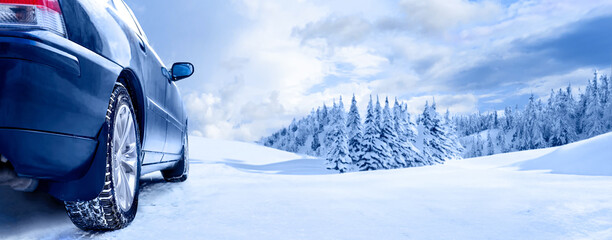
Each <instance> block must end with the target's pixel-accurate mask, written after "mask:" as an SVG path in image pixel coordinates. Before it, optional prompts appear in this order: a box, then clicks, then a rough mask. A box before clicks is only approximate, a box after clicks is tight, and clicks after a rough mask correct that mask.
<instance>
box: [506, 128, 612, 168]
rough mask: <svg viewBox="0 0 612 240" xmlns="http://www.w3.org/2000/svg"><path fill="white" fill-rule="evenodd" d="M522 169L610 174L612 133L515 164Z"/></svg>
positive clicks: (611, 165) (611, 166)
mask: <svg viewBox="0 0 612 240" xmlns="http://www.w3.org/2000/svg"><path fill="white" fill-rule="evenodd" d="M517 166H519V167H520V168H521V169H522V170H550V171H551V172H552V173H563V174H576V175H593V176H612V133H608V134H604V135H600V136H597V137H594V138H591V139H587V140H584V141H580V142H576V143H572V144H569V145H566V146H563V147H560V148H558V149H556V150H555V151H554V152H551V153H550V154H547V155H545V156H543V157H540V158H536V159H532V160H529V161H525V162H521V163H520V164H517Z"/></svg>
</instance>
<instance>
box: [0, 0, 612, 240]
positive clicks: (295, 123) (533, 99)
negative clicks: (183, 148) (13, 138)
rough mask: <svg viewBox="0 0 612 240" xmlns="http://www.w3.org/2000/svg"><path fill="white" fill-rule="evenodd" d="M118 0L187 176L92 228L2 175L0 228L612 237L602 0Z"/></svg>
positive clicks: (150, 233) (126, 235) (152, 233)
mask: <svg viewBox="0 0 612 240" xmlns="http://www.w3.org/2000/svg"><path fill="white" fill-rule="evenodd" d="M125 1H126V3H127V4H128V5H129V6H130V7H131V8H132V9H133V10H134V14H135V15H136V17H137V18H138V20H139V21H140V23H141V25H142V27H143V28H144V31H145V32H146V34H147V39H148V41H149V42H150V44H151V45H152V46H153V47H154V48H155V49H156V51H157V53H158V54H159V55H160V56H161V57H162V59H164V60H166V61H167V65H169V66H170V65H171V63H173V62H179V61H190V62H193V63H194V64H195V66H196V72H195V75H194V76H193V77H192V78H190V79H186V80H183V81H180V82H178V83H177V84H178V85H179V87H180V89H181V93H182V94H183V99H184V102H185V104H186V110H187V111H188V112H189V119H190V134H191V135H190V154H191V157H190V162H191V167H190V171H191V172H190V177H189V180H188V181H186V182H184V183H180V184H173V183H166V182H164V181H163V178H162V177H161V176H160V174H150V175H147V176H143V177H142V180H141V182H142V186H141V189H142V192H141V195H140V199H139V212H138V215H137V216H136V219H135V220H134V222H133V223H132V224H131V225H130V226H129V227H128V228H126V229H123V230H119V231H114V232H107V233H96V232H83V231H81V230H79V229H77V228H76V227H75V226H74V225H73V224H72V223H71V222H70V220H69V219H68V217H67V216H66V213H65V210H64V207H63V205H62V203H60V202H58V201H57V200H55V199H52V198H51V197H50V196H49V195H47V194H43V193H40V192H34V193H21V192H15V191H13V190H11V189H8V188H0V206H2V207H0V239H136V238H138V239H140V238H143V239H193V238H198V239H334V240H335V239H436V240H437V239H470V240H472V239H555V240H556V239H588V240H591V239H596V240H599V239H602V240H607V239H612V157H611V156H612V147H611V146H612V133H610V131H611V130H612V93H611V91H612V84H611V82H610V78H609V77H607V76H610V74H611V73H610V69H611V68H610V65H611V63H612V44H611V41H610V40H609V39H612V31H608V29H609V27H610V26H612V2H611V1H607V0H588V1H574V0H554V1H553V0H477V1H468V0H429V1H422V0H335V1H324V0H286V1H284V0H283V1H280V0H279V1H272V0H231V1H225V0H212V1H201V0H175V1H172V3H169V2H168V1H164V0H147V1H137V0H125ZM594 72H595V73H594ZM345 104H346V106H345ZM340 173H342V174H340ZM194 236H195V237H194Z"/></svg>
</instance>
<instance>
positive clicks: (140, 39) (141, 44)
mask: <svg viewBox="0 0 612 240" xmlns="http://www.w3.org/2000/svg"><path fill="white" fill-rule="evenodd" d="M138 44H139V45H140V50H142V51H143V52H147V47H146V46H145V43H144V41H143V40H142V38H141V37H140V36H139V37H138Z"/></svg>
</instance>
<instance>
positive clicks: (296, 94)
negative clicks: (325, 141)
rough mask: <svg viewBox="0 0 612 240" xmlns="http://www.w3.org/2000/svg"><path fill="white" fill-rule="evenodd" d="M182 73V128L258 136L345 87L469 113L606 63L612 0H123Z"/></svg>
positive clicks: (611, 54)
mask: <svg viewBox="0 0 612 240" xmlns="http://www.w3.org/2000/svg"><path fill="white" fill-rule="evenodd" d="M126 2H127V3H128V5H129V6H130V7H131V8H132V9H133V11H134V13H135V15H136V16H137V18H138V19H139V21H140V24H141V25H142V26H143V28H144V30H145V32H146V34H147V36H148V39H149V42H150V43H151V45H153V47H154V48H155V49H156V51H157V52H158V54H159V55H160V57H161V58H162V59H164V60H165V63H166V65H168V66H170V65H171V64H172V63H173V62H176V61H191V62H193V63H194V64H195V65H196V73H195V74H194V76H193V77H192V78H189V79H186V80H183V81H181V82H180V83H179V87H180V88H181V92H182V94H183V98H184V100H185V103H186V105H187V108H188V111H189V112H190V124H191V126H190V127H191V131H192V133H194V134H198V135H204V136H207V137H212V138H224V139H237V140H247V141H252V140H257V139H259V138H260V137H262V136H264V135H266V134H269V133H271V132H272V131H274V130H276V129H278V128H279V127H281V126H285V125H287V124H289V123H290V122H291V119H292V118H294V117H302V116H304V115H306V114H308V113H309V112H310V111H311V109H312V108H313V107H317V106H320V105H322V104H323V103H327V104H328V105H329V104H330V103H331V102H332V101H333V100H334V98H336V99H337V98H338V96H339V95H343V96H344V97H345V104H347V102H348V101H347V100H348V98H349V97H350V96H351V95H352V94H355V95H356V97H357V100H358V101H359V103H360V107H361V108H364V107H365V105H366V104H367V103H366V100H367V99H368V96H369V95H370V94H374V95H376V94H378V95H381V96H387V95H388V96H391V97H398V98H399V99H400V100H402V101H406V102H408V103H409V105H410V108H411V111H413V112H418V111H421V110H422V107H423V105H424V103H425V101H426V100H431V99H432V98H433V97H435V100H436V102H437V104H438V106H439V109H441V110H445V109H449V110H450V111H451V112H453V113H470V112H475V111H479V110H480V111H491V110H495V109H503V108H504V107H505V106H514V105H516V104H519V105H520V106H522V105H523V104H524V103H525V102H526V101H527V96H528V95H529V94H531V93H533V94H536V95H537V96H539V97H544V96H546V95H548V94H549V92H550V89H551V88H560V87H564V86H567V84H568V83H571V84H572V85H573V86H575V87H581V86H583V85H585V83H586V80H587V79H589V78H591V76H592V73H593V71H594V70H595V69H597V70H599V71H600V72H604V73H609V72H610V66H611V65H612V40H611V38H610V37H612V30H610V26H612V1H609V0H608V1H597V0H583V1H575V0H535V1H510V0H491V1H489V0H481V1H466V0H427V1H423V0H395V1H393V0H335V1H334V0H331V1H330V0H276V1H272V0H270V1H266V0H229V1H228V0H207V1H202V0H173V1H167V0H146V1H143V0H126Z"/></svg>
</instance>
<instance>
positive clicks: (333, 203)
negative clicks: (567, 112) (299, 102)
mask: <svg viewBox="0 0 612 240" xmlns="http://www.w3.org/2000/svg"><path fill="white" fill-rule="evenodd" d="M588 141H591V142H594V143H592V144H591V143H590V142H589V143H587V144H586V145H589V146H595V145H597V146H606V145H608V146H612V135H607V136H604V137H602V138H600V139H596V140H588ZM579 144H582V145H585V144H584V143H579ZM599 148H600V149H595V150H593V149H592V147H591V149H588V150H589V151H600V152H599V153H601V154H603V155H601V154H600V155H601V156H599V155H597V156H598V157H599V158H598V159H595V160H593V161H589V163H590V164H595V165H594V166H592V167H591V168H592V169H600V168H605V167H608V169H609V166H610V165H612V162H603V163H602V161H604V160H605V158H606V157H605V156H612V152H610V151H612V150H609V149H604V147H599ZM605 148H610V147H605ZM568 149H569V150H568ZM584 149H585V148H584V146H582V147H581V146H576V145H571V146H568V147H567V148H564V149H560V150H556V149H544V150H536V151H529V152H519V153H511V154H504V155H496V156H491V157H484V158H476V159H468V160H462V161H454V162H450V163H448V164H446V165H439V166H431V167H423V168H412V169H401V170H392V171H377V172H365V173H364V172H362V173H350V174H342V175H339V174H330V173H329V172H327V171H325V170H322V169H321V166H322V161H321V160H318V159H309V158H304V157H303V156H299V155H295V154H291V153H286V152H281V151H277V150H272V149H268V148H264V147H261V146H257V145H254V144H249V143H239V142H231V141H216V140H215V141H213V140H208V139H202V138H192V140H191V152H192V167H191V174H190V179H189V180H188V181H187V182H185V183H179V184H171V183H165V182H163V180H162V179H161V176H159V175H155V174H154V175H150V176H145V177H144V178H143V180H142V184H143V188H142V193H141V197H140V205H139V212H138V215H137V217H136V219H135V220H134V222H133V223H132V225H130V226H129V227H128V228H127V229H124V230H120V231H115V232H110V233H104V234H91V233H85V232H83V231H80V230H78V229H77V228H75V227H74V226H73V225H72V224H71V223H70V220H68V218H67V217H66V215H65V213H64V210H63V207H62V205H61V204H60V203H58V202H56V201H54V200H53V199H52V198H50V197H49V196H47V195H45V194H41V193H30V194H27V193H17V192H13V191H12V190H9V189H6V188H0V196H1V198H0V206H1V207H0V239H6V238H8V239H72V238H86V239H89V238H95V239H136V238H139V239H612V177H610V176H611V175H612V174H609V172H606V171H603V173H601V171H600V172H598V174H588V172H589V171H588V169H587V170H584V171H586V172H580V173H578V174H573V175H572V174H551V173H549V171H547V170H537V169H547V166H546V164H550V157H549V156H559V155H560V156H561V158H563V157H562V156H563V155H568V156H569V155H571V153H576V152H579V151H584ZM562 150H564V151H565V152H563V151H562ZM568 151H569V152H570V153H567V152H568ZM601 151H604V152H601ZM605 151H607V152H605ZM559 153H562V154H559ZM591 154H592V152H591ZM606 154H609V155H606ZM582 156H591V155H589V153H584V154H583V155H582ZM602 156H603V157H602ZM540 157H541V158H540ZM547 157H548V158H547ZM531 159H535V160H531ZM538 159H545V160H546V161H541V162H538V161H537V160H538ZM602 159H604V160H602ZM528 160H531V161H528ZM578 160H580V159H575V161H578ZM598 160H599V161H598ZM523 162H524V163H526V164H523ZM567 162H569V161H564V164H567ZM527 163H528V164H527ZM539 163H540V164H539ZM597 164H600V165H601V166H598V165H597ZM553 168H554V167H553ZM519 169H534V170H535V171H521V170H519ZM549 169H550V168H549ZM553 172H554V171H553ZM570 173H571V172H570ZM589 175H597V176H589Z"/></svg>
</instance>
